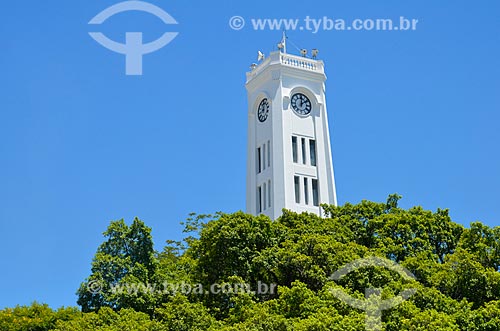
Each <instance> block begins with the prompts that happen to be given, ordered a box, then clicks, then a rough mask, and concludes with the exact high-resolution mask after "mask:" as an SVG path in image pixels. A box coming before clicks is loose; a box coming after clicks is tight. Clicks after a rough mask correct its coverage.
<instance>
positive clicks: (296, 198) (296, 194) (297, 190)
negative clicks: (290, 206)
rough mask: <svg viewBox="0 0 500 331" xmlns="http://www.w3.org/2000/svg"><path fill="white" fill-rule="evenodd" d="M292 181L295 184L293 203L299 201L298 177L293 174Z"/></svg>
mask: <svg viewBox="0 0 500 331" xmlns="http://www.w3.org/2000/svg"><path fill="white" fill-rule="evenodd" d="M293 181H294V184H295V203H300V177H299V176H294V177H293Z"/></svg>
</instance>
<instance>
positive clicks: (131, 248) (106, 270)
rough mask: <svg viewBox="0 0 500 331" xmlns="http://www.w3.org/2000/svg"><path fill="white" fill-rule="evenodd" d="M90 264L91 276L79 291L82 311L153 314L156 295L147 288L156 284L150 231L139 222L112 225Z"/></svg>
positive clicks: (154, 260) (156, 263)
mask: <svg viewBox="0 0 500 331" xmlns="http://www.w3.org/2000/svg"><path fill="white" fill-rule="evenodd" d="M104 236H105V237H106V241H105V242H104V243H103V244H101V245H100V246H99V248H98V250H97V253H96V255H95V257H94V260H93V261H92V273H91V275H90V276H89V277H88V278H87V279H86V280H85V282H83V283H82V284H81V286H80V288H79V289H78V292H77V294H78V301H77V303H78V304H79V305H80V306H81V307H82V311H84V312H91V311H97V310H99V308H101V307H110V308H113V309H120V308H133V309H135V310H137V311H140V312H146V313H149V314H152V313H153V311H154V308H155V304H156V302H157V300H158V294H157V293H155V292H154V291H151V289H150V288H149V287H148V285H151V284H157V283H158V280H159V279H158V275H157V269H158V261H157V259H156V258H155V252H154V249H153V239H152V237H151V229H150V228H148V227H147V226H146V225H145V224H144V223H143V222H142V221H141V220H139V219H138V218H136V219H134V221H133V223H132V225H130V226H128V225H127V224H125V222H124V221H123V220H119V221H114V222H111V224H110V225H109V227H108V229H107V230H106V231H105V232H104Z"/></svg>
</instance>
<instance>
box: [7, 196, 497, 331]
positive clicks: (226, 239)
mask: <svg viewBox="0 0 500 331" xmlns="http://www.w3.org/2000/svg"><path fill="white" fill-rule="evenodd" d="M400 198H401V197H400V196H398V195H391V196H389V198H388V199H387V202H386V203H376V202H371V201H362V202H361V203H359V204H356V205H353V204H345V205H344V206H339V207H335V206H330V205H323V206H322V209H323V211H324V216H323V217H318V216H317V215H314V214H307V213H303V214H297V213H294V212H291V211H287V210H284V211H283V215H282V216H281V217H280V218H278V219H277V220H275V221H272V220H270V219H269V218H268V217H266V216H263V215H260V216H252V215H248V214H245V213H242V212H237V213H233V214H224V213H217V214H215V215H213V216H211V215H195V214H192V215H190V218H189V219H188V220H187V221H186V222H185V224H184V225H185V228H186V230H185V232H186V234H187V235H188V236H187V237H186V239H185V240H184V241H183V242H175V241H168V242H167V243H166V245H165V247H164V248H163V250H162V251H159V252H158V251H155V250H154V247H153V239H152V237H151V229H150V228H148V227H147V226H146V225H145V224H144V223H143V222H142V221H140V220H139V219H137V218H136V219H135V220H134V221H133V223H132V224H131V225H130V226H128V225H127V224H125V222H124V221H123V220H119V221H114V222H111V224H110V226H109V227H108V229H107V230H106V231H105V232H104V237H105V241H104V242H103V243H102V244H101V245H100V246H99V248H98V249H97V252H96V255H95V257H94V260H93V261H92V265H91V273H90V275H89V277H88V278H87V279H86V280H85V281H84V282H83V283H82V285H81V286H80V288H79V289H78V291H77V295H78V304H79V305H80V306H81V311H80V309H77V308H61V309H59V310H52V309H50V308H49V307H48V306H46V305H41V304H38V303H34V304H32V305H31V306H29V307H20V306H18V307H15V308H7V309H4V310H2V311H0V330H9V331H10V330H57V331H73V330H103V331H104V330H105V331H115V330H120V331H123V330H172V331H180V330H190V331H191V330H211V331H212V330H225V331H231V330H252V331H253V330H266V331H267V330H271V331H272V330H311V331H312V330H314V331H315V330H364V329H365V322H366V313H365V312H364V311H363V310H360V309H356V308H353V307H351V306H350V305H348V304H347V303H346V302H344V301H343V300H340V299H339V298H338V296H336V295H335V293H336V292H335V291H336V290H341V291H343V293H345V294H346V295H349V296H350V297H353V298H356V299H359V300H368V299H369V298H365V295H366V293H367V292H366V290H367V289H370V288H372V289H380V291H379V292H377V293H378V294H377V295H378V296H379V297H380V298H383V299H390V298H395V297H396V296H398V295H399V293H402V291H404V290H406V289H409V288H412V289H415V290H416V292H415V294H414V295H413V296H411V297H410V298H409V299H408V300H406V301H404V302H402V303H400V304H399V305H397V306H396V307H394V308H391V309H388V310H385V311H383V314H382V328H383V330H387V331H393V330H394V331H395V330H412V331H415V330H426V331H427V330H446V331H447V330H450V331H451V330H470V331H490V330H491V331H493V330H500V273H499V268H500V227H494V228H490V227H488V226H486V225H484V224H482V223H480V222H474V223H471V224H470V227H468V228H465V227H463V226H462V225H460V224H457V223H454V222H453V221H452V220H451V218H450V216H449V212H448V210H446V209H438V210H437V211H435V212H432V211H428V210H424V209H423V208H421V207H413V208H410V209H407V210H406V209H402V208H400V207H399V206H398V201H399V199H400ZM370 256H376V257H379V258H383V259H388V260H391V261H393V262H395V263H398V264H400V265H401V266H403V267H404V268H406V269H407V270H408V271H410V272H411V273H412V274H413V275H415V278H416V279H415V280H412V279H406V278H404V277H401V275H400V274H398V273H397V272H395V271H394V270H391V269H389V268H386V267H383V266H376V265H373V266H367V267H361V268H358V269H356V270H353V271H352V272H350V273H348V274H347V275H345V276H344V277H342V278H340V279H337V280H334V279H333V278H332V275H333V274H334V273H335V272H336V271H337V270H339V269H340V268H342V267H344V266H345V265H347V264H349V263H351V262H353V261H355V260H359V259H361V258H366V257H370ZM131 284H132V285H134V284H135V285H137V284H141V286H140V287H130V285H131ZM166 284H168V285H169V286H170V287H169V290H168V291H167V290H166ZM213 284H217V285H218V286H219V287H218V288H219V289H220V288H224V289H227V290H225V291H219V292H217V293H215V292H214V293H213V292H211V291H207V289H210V288H211V286H213ZM238 284H245V285H247V286H248V288H249V289H251V290H250V291H237V290H233V289H234V288H236V287H235V285H238ZM264 285H265V286H266V287H265V289H266V290H267V291H259V289H262V288H264ZM271 285H273V286H275V290H274V291H273V290H271V289H272V287H271ZM176 286H177V287H176ZM182 286H183V287H184V288H188V286H189V289H190V290H191V291H184V292H183V291H180V289H181V288H182ZM193 289H194V290H193ZM202 289H203V290H202ZM370 298H371V297H370Z"/></svg>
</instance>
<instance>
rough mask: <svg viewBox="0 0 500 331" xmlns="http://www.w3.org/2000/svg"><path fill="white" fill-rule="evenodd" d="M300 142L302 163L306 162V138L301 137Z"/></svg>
mask: <svg viewBox="0 0 500 331" xmlns="http://www.w3.org/2000/svg"><path fill="white" fill-rule="evenodd" d="M301 142H302V144H301V145H302V163H304V164H306V138H302V139H301Z"/></svg>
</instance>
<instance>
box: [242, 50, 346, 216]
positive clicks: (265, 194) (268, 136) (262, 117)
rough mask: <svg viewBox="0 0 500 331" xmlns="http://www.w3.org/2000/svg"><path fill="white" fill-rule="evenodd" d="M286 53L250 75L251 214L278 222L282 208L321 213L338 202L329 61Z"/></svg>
mask: <svg viewBox="0 0 500 331" xmlns="http://www.w3.org/2000/svg"><path fill="white" fill-rule="evenodd" d="M301 53H302V55H303V56H296V55H292V54H287V53H286V47H284V43H281V44H280V50H279V51H275V52H272V53H271V54H270V55H269V56H268V57H267V58H265V59H264V56H263V54H262V53H260V52H259V60H260V61H261V62H260V63H259V64H258V65H256V64H253V65H252V66H251V71H250V72H247V74H246V84H245V85H246V89H247V94H248V151H247V153H248V155H247V197H246V209H247V212H248V213H250V214H253V215H258V214H265V215H267V216H269V217H270V218H271V219H276V218H278V217H279V216H280V215H281V214H282V209H283V208H285V209H289V210H292V211H295V212H299V213H301V212H311V213H315V214H318V215H320V213H321V210H320V204H322V203H327V204H334V205H336V204H337V196H336V191H335V180H334V174H333V163H332V153H331V149H330V135H329V131H328V118H327V111H326V100H325V80H326V76H325V72H324V64H323V61H321V60H317V59H315V56H316V55H317V50H313V55H314V58H312V59H310V58H307V57H306V54H307V51H305V50H302V51H301Z"/></svg>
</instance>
